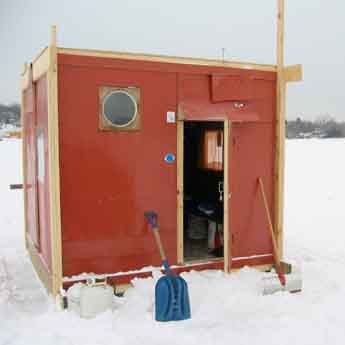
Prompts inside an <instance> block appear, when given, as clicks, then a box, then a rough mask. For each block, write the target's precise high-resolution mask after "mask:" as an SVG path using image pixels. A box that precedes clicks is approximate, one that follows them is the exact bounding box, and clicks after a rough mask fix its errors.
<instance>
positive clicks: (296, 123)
mask: <svg viewBox="0 0 345 345" xmlns="http://www.w3.org/2000/svg"><path fill="white" fill-rule="evenodd" d="M8 124H10V125H14V126H20V104H18V103H12V104H10V105H5V104H0V127H2V126H4V125H8ZM286 137H287V138H344V137H345V122H338V121H336V120H335V119H334V118H333V117H332V116H330V115H328V114H325V115H321V116H319V117H318V118H316V120H313V121H310V120H303V119H302V117H297V119H296V120H289V121H287V122H286Z"/></svg>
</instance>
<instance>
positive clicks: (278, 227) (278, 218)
mask: <svg viewBox="0 0 345 345" xmlns="http://www.w3.org/2000/svg"><path fill="white" fill-rule="evenodd" d="M277 1H278V18H277V90H276V153H275V155H276V157H275V197H274V200H275V213H274V214H275V220H274V221H275V233H276V239H277V244H278V258H279V260H281V259H282V256H283V208H284V167H285V164H284V160H285V90H286V83H285V79H284V0H277Z"/></svg>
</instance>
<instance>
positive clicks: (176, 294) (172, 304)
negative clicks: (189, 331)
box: [145, 211, 191, 321]
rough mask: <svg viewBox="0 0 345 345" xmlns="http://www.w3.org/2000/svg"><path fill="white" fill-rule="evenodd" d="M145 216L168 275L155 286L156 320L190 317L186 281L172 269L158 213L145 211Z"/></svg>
mask: <svg viewBox="0 0 345 345" xmlns="http://www.w3.org/2000/svg"><path fill="white" fill-rule="evenodd" d="M145 218H146V219H147V222H148V223H149V225H150V227H151V230H152V232H153V234H154V236H155V239H156V243H157V246H158V249H159V253H160V255H161V258H162V261H163V267H164V269H165V272H166V275H165V276H163V277H161V278H159V280H158V282H157V284H156V288H155V307H156V321H179V320H186V319H190V318H191V315H190V303H189V295H188V287H187V283H186V281H185V280H184V279H183V278H182V277H180V276H177V275H175V274H173V272H172V271H171V269H170V266H169V263H168V260H167V258H166V256H165V252H164V248H163V245H162V242H161V239H160V236H159V230H158V215H157V213H156V212H154V211H149V212H145Z"/></svg>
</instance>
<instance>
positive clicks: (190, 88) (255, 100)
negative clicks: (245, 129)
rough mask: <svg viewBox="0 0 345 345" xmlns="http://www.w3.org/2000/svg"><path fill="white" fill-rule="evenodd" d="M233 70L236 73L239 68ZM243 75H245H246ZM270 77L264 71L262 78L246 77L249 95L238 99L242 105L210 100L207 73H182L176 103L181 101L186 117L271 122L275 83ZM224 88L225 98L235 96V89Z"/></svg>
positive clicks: (188, 118)
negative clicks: (265, 76)
mask: <svg viewBox="0 0 345 345" xmlns="http://www.w3.org/2000/svg"><path fill="white" fill-rule="evenodd" d="M245 72H246V71H242V72H241V73H245ZM237 73H238V74H239V72H237ZM239 75H241V74H239ZM244 77H246V78H247V76H244ZM244 77H243V78H244ZM271 79H272V75H271V74H268V76H267V79H264V77H263V76H262V79H254V78H252V79H246V80H249V81H250V84H251V85H252V86H251V98H250V99H248V100H244V101H241V102H242V103H243V106H242V104H240V105H239V104H238V102H236V101H223V102H219V103H213V101H212V100H211V89H212V83H211V77H210V76H209V75H194V74H182V75H179V79H178V81H179V89H178V91H179V103H180V104H181V105H182V108H183V110H184V115H185V119H187V120H206V121H207V120H215V119H225V118H228V119H230V120H232V121H236V122H239V121H244V122H248V121H250V122H252V121H260V122H272V121H274V117H275V93H276V90H275V85H276V84H275V81H274V80H271ZM224 92H226V94H227V95H228V96H229V97H228V98H229V99H236V97H237V96H238V92H237V91H236V89H234V90H233V89H226V91H224ZM241 92H242V91H241ZM224 97H225V96H224ZM225 98H226V97H225ZM239 106H240V108H239Z"/></svg>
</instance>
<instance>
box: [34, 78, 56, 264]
mask: <svg viewBox="0 0 345 345" xmlns="http://www.w3.org/2000/svg"><path fill="white" fill-rule="evenodd" d="M47 91H48V85H47V78H46V75H44V76H42V77H41V78H40V79H39V80H37V81H36V134H35V140H36V146H37V177H38V178H37V190H38V209H39V212H38V214H39V216H38V219H39V232H40V250H41V255H42V256H43V259H44V262H45V264H46V265H47V267H48V269H49V270H51V262H52V258H51V256H52V254H51V232H50V213H49V212H50V211H49V210H50V201H49V166H48V162H49V151H48V95H47Z"/></svg>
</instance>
